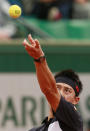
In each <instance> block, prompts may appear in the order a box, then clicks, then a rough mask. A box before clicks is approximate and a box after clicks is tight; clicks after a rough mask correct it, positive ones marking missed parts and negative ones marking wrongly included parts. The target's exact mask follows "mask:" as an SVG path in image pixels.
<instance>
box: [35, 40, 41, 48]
mask: <svg viewBox="0 0 90 131" xmlns="http://www.w3.org/2000/svg"><path fill="white" fill-rule="evenodd" d="M35 43H36V45H35V47H36V48H39V47H40V44H39V41H38V40H37V39H35Z"/></svg>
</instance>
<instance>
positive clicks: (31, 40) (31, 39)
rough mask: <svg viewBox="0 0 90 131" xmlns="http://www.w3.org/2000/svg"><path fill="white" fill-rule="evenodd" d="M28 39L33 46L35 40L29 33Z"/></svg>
mask: <svg viewBox="0 0 90 131" xmlns="http://www.w3.org/2000/svg"><path fill="white" fill-rule="evenodd" d="M28 40H29V42H30V43H31V44H32V45H33V46H35V41H34V39H33V38H32V36H31V34H29V35H28Z"/></svg>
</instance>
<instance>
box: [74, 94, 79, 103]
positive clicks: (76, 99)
mask: <svg viewBox="0 0 90 131" xmlns="http://www.w3.org/2000/svg"><path fill="white" fill-rule="evenodd" d="M79 100H80V97H78V96H76V97H75V100H74V105H76V104H78V102H79Z"/></svg>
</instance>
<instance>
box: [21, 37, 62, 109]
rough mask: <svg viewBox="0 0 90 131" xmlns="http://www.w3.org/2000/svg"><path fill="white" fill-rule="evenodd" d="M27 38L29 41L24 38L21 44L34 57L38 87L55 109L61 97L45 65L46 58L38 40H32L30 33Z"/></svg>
mask: <svg viewBox="0 0 90 131" xmlns="http://www.w3.org/2000/svg"><path fill="white" fill-rule="evenodd" d="M28 40H29V42H30V43H28V42H27V41H26V40H24V42H23V45H24V46H25V49H26V51H27V52H28V54H29V55H30V56H31V57H33V59H34V62H35V67H36V73H37V79H38V82H39V85H40V88H41V90H42V92H43V93H44V94H45V96H46V98H47V100H48V102H49V103H50V105H51V107H52V108H53V110H54V111H56V109H57V107H58V104H59V101H60V97H61V96H60V94H59V92H58V89H57V88H56V81H55V79H54V76H53V74H52V72H51V71H50V69H49V67H48V65H47V62H46V58H45V55H44V52H43V51H42V49H41V46H40V44H39V41H38V40H34V39H33V38H32V37H31V35H28ZM52 98H53V99H52Z"/></svg>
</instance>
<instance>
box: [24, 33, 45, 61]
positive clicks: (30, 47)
mask: <svg viewBox="0 0 90 131" xmlns="http://www.w3.org/2000/svg"><path fill="white" fill-rule="evenodd" d="M28 40H29V42H30V43H28V41H27V40H26V39H24V41H23V45H24V47H25V49H26V51H27V52H28V54H29V55H30V56H32V57H33V58H34V59H38V58H39V57H41V56H43V55H44V52H43V51H42V49H41V46H40V43H39V41H38V40H37V39H35V40H34V39H33V38H32V36H31V35H30V34H29V35H28Z"/></svg>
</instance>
